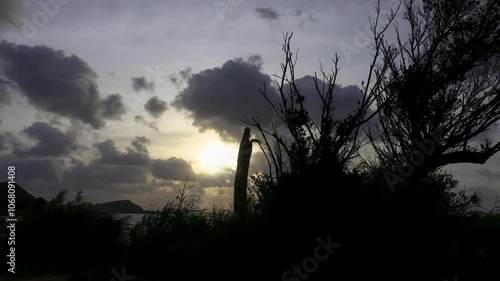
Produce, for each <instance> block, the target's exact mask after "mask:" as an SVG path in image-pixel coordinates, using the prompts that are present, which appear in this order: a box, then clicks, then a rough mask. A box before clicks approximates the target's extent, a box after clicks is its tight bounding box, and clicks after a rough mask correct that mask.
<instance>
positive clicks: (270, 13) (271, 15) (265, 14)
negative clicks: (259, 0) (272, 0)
mask: <svg viewBox="0 0 500 281" xmlns="http://www.w3.org/2000/svg"><path fill="white" fill-rule="evenodd" d="M255 11H256V12H257V14H258V15H259V16H260V17H261V18H263V19H265V20H270V21H273V20H277V19H279V14H278V12H276V11H275V10H273V9H271V8H255Z"/></svg>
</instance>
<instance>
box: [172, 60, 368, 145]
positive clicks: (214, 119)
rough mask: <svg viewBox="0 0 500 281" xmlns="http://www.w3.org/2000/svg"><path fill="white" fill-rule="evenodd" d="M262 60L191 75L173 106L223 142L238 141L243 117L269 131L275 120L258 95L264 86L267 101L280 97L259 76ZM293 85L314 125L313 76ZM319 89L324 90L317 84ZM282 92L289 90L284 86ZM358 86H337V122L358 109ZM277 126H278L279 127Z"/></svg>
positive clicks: (316, 105)
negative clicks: (297, 89)
mask: <svg viewBox="0 0 500 281" xmlns="http://www.w3.org/2000/svg"><path fill="white" fill-rule="evenodd" d="M261 65H262V58H261V57H260V56H258V55H255V56H252V57H250V58H249V59H248V60H247V61H244V60H242V59H241V58H240V59H234V60H230V61H227V62H226V63H224V64H223V66H222V67H220V68H213V69H207V70H204V71H201V72H199V73H195V74H193V75H192V76H191V77H190V78H189V79H188V81H187V86H186V88H184V89H183V90H182V91H181V92H180V93H179V94H178V95H177V96H176V97H175V99H174V101H173V102H172V105H173V106H174V107H176V108H177V109H181V110H185V111H186V112H187V113H188V115H189V117H191V118H192V119H193V123H192V124H193V125H194V126H196V127H198V128H199V129H200V131H205V130H209V129H213V130H215V131H216V132H217V133H219V135H220V136H221V137H222V138H223V139H225V140H232V141H238V140H239V139H240V138H241V134H242V128H243V125H244V124H243V123H242V122H241V121H240V120H239V119H240V118H242V117H243V116H246V117H258V118H259V119H260V120H261V122H262V124H263V126H265V127H268V126H269V125H270V120H271V119H275V118H274V116H275V115H274V113H273V112H272V108H271V106H270V105H269V104H268V102H267V101H266V99H265V98H264V97H263V96H262V95H261V94H260V93H259V88H262V87H263V83H264V84H265V85H266V86H267V95H268V97H269V99H270V101H271V102H272V103H273V104H274V105H277V104H278V99H279V96H278V94H277V91H276V89H275V87H274V85H273V82H272V80H271V77H270V76H269V75H267V74H265V73H263V72H262V68H261ZM296 83H297V85H298V86H299V88H300V92H301V93H302V94H303V95H304V97H305V101H304V105H305V107H306V109H307V110H308V111H309V113H310V115H311V117H312V118H313V120H315V121H316V122H317V121H318V120H319V118H320V116H321V108H320V102H321V100H320V97H319V95H318V93H317V91H316V87H315V85H314V78H313V77H312V76H304V77H302V78H297V79H296ZM318 83H319V88H320V89H322V88H323V86H324V85H323V84H322V82H321V81H318ZM285 89H288V87H287V86H286V85H285ZM361 97H362V96H361V90H360V89H359V87H357V86H346V87H342V86H340V85H337V87H336V94H335V97H334V106H335V112H334V113H335V115H334V118H336V119H343V118H346V117H347V116H348V114H349V113H352V112H353V110H354V109H355V108H356V107H357V101H358V100H359V99H360V98H361ZM278 125H279V124H278Z"/></svg>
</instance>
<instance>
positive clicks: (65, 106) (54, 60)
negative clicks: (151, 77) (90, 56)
mask: <svg viewBox="0 0 500 281" xmlns="http://www.w3.org/2000/svg"><path fill="white" fill-rule="evenodd" d="M0 70H3V72H4V75H5V77H6V78H7V79H9V80H10V82H11V83H15V84H16V85H17V87H18V89H19V90H20V92H22V93H23V94H24V95H25V96H26V97H27V98H28V99H29V101H30V103H32V104H33V105H34V106H35V107H37V108H38V109H40V110H44V111H48V112H51V113H55V114H59V115H61V116H65V117H69V118H72V119H75V120H79V121H82V122H84V123H86V124H89V125H91V126H93V127H94V128H100V127H102V126H103V125H104V123H105V120H106V119H118V118H119V117H120V116H121V115H123V114H124V113H125V109H124V106H123V103H122V101H121V96H120V95H119V94H114V95H110V96H108V97H106V98H104V99H103V98H102V96H101V93H100V92H99V89H98V86H97V78H98V77H97V74H96V73H95V72H94V70H92V69H91V68H90V66H89V65H88V64H87V63H86V62H85V61H84V60H82V59H81V58H79V57H77V56H75V55H72V56H66V54H65V53H64V52H63V51H62V50H54V49H51V48H49V47H47V46H34V47H31V46H25V45H15V44H11V43H7V42H5V41H2V42H1V43H0Z"/></svg>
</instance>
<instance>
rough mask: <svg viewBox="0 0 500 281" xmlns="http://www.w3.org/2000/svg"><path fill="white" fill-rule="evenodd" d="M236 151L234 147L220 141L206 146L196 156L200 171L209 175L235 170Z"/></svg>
mask: <svg viewBox="0 0 500 281" xmlns="http://www.w3.org/2000/svg"><path fill="white" fill-rule="evenodd" d="M237 157H238V150H237V148H236V146H234V145H230V144H225V143H223V142H221V141H216V142H213V143H211V144H209V145H207V146H206V147H205V148H204V149H203V150H202V151H201V152H200V153H199V156H198V164H199V166H200V168H201V169H203V170H204V171H207V172H210V173H216V172H217V171H220V170H224V169H228V168H231V169H236V162H237Z"/></svg>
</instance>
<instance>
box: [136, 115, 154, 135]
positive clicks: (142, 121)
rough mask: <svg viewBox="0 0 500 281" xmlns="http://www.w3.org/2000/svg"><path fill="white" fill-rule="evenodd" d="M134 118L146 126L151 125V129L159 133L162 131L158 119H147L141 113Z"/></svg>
mask: <svg viewBox="0 0 500 281" xmlns="http://www.w3.org/2000/svg"><path fill="white" fill-rule="evenodd" d="M134 119H135V122H136V123H139V124H143V125H145V126H146V127H149V128H151V129H153V130H155V131H157V132H158V133H159V132H160V128H158V122H157V121H148V120H146V118H144V117H143V116H141V115H136V116H135V118H134Z"/></svg>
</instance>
